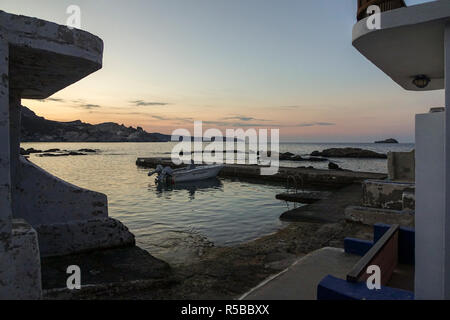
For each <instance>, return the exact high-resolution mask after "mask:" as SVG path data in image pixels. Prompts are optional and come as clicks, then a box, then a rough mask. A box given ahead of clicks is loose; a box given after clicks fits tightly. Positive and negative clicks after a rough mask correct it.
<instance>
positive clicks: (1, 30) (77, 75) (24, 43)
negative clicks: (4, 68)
mask: <svg viewBox="0 0 450 320" xmlns="http://www.w3.org/2000/svg"><path fill="white" fill-rule="evenodd" d="M1 38H3V39H4V40H6V41H7V42H8V43H9V86H10V89H11V90H12V91H14V92H16V93H17V94H18V95H19V96H20V97H21V98H27V99H45V98H48V97H49V96H51V95H52V94H54V93H55V92H57V91H59V90H61V89H63V88H65V87H67V86H69V85H71V84H72V83H75V82H77V81H79V80H80V79H82V78H84V77H86V76H87V75H89V74H91V73H93V72H95V71H97V70H99V69H100V68H101V67H102V59H103V41H102V40H101V39H100V38H98V37H96V36H94V35H92V34H90V33H88V32H85V31H82V30H78V29H69V28H68V27H66V26H62V25H58V24H55V23H52V22H48V21H45V20H41V19H37V18H31V17H26V16H20V15H13V14H9V13H6V12H4V11H0V39H1ZM5 38H6V39H5Z"/></svg>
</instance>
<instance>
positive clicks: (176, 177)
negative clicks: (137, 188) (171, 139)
mask: <svg viewBox="0 0 450 320" xmlns="http://www.w3.org/2000/svg"><path fill="white" fill-rule="evenodd" d="M223 167H224V165H223V164H212V165H199V166H197V165H194V164H193V163H191V164H190V165H189V166H188V167H186V168H180V169H175V170H174V169H172V168H171V167H165V168H163V166H161V165H158V166H157V167H156V170H154V171H151V172H149V173H148V175H149V176H152V175H154V174H155V173H157V174H158V177H157V178H156V182H168V183H177V182H187V181H198V180H205V179H210V178H215V177H216V176H217V175H218V174H219V172H220V170H222V168H223Z"/></svg>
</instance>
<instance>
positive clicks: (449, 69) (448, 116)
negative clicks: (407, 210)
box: [442, 23, 450, 299]
mask: <svg viewBox="0 0 450 320" xmlns="http://www.w3.org/2000/svg"><path fill="white" fill-rule="evenodd" d="M444 37H445V39H444V50H445V107H446V112H445V162H444V163H445V212H444V213H443V214H444V219H443V220H444V223H443V225H442V228H443V229H444V230H443V235H444V237H443V241H444V243H443V252H442V254H443V256H444V265H443V266H442V272H443V273H444V274H443V281H444V286H443V295H442V296H443V298H444V299H450V23H448V24H447V25H446V27H445V36H444Z"/></svg>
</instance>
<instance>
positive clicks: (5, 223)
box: [0, 32, 15, 298]
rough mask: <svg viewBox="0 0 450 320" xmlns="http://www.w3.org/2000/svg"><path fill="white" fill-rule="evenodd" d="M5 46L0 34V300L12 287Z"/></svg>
mask: <svg viewBox="0 0 450 320" xmlns="http://www.w3.org/2000/svg"><path fill="white" fill-rule="evenodd" d="M8 59H9V49H8V42H7V40H6V39H5V37H4V35H3V33H2V32H0V257H1V259H0V298H6V297H7V295H8V291H9V289H10V288H11V287H13V286H14V283H13V279H14V268H15V264H14V263H13V258H12V256H11V252H10V248H11V246H12V235H11V230H12V222H11V219H12V207H11V175H10V149H9V140H10V136H9V81H8V73H9V68H8Z"/></svg>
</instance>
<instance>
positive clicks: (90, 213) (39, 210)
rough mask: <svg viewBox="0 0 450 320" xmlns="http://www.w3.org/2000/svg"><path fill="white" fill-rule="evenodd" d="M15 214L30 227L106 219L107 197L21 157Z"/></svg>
mask: <svg viewBox="0 0 450 320" xmlns="http://www.w3.org/2000/svg"><path fill="white" fill-rule="evenodd" d="M19 171H20V174H19V176H20V179H19V183H18V186H17V191H16V193H17V202H16V203H14V206H15V207H14V209H15V210H14V215H15V216H16V217H20V218H22V219H25V220H27V221H28V222H29V223H30V224H31V225H33V226H38V225H42V224H54V223H67V222H70V221H80V220H90V219H100V218H106V217H107V216H108V203H107V197H106V195H104V194H102V193H98V192H94V191H91V190H86V189H83V188H80V187H77V186H75V185H73V184H70V183H68V182H66V181H63V180H61V179H59V178H57V177H55V176H53V175H51V174H50V173H48V172H46V171H45V170H43V169H41V168H39V167H38V166H36V165H35V164H33V163H32V162H30V161H28V160H27V159H25V158H23V157H22V156H21V160H20V170H19Z"/></svg>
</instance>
